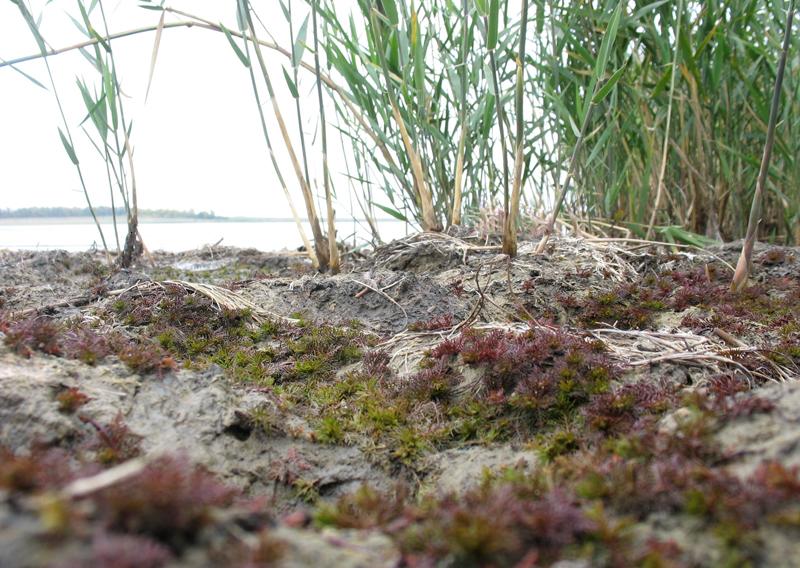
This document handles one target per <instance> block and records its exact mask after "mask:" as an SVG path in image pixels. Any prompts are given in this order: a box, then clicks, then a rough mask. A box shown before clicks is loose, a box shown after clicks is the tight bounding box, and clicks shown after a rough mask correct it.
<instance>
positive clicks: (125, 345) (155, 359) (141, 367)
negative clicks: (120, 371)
mask: <svg viewBox="0 0 800 568" xmlns="http://www.w3.org/2000/svg"><path fill="white" fill-rule="evenodd" d="M117 356H118V357H119V359H120V361H122V362H123V363H125V365H126V366H127V367H128V368H129V369H130V370H131V371H134V372H136V373H140V374H142V375H148V374H150V373H157V374H158V375H162V374H163V373H166V372H169V371H174V370H175V369H177V367H178V365H177V363H176V362H175V360H174V359H173V358H172V357H170V356H169V354H168V353H167V352H166V351H165V350H164V349H162V348H161V347H159V346H158V345H156V344H154V343H151V342H149V341H146V340H145V341H143V342H138V341H136V340H130V341H121V342H120V343H118V346H117Z"/></svg>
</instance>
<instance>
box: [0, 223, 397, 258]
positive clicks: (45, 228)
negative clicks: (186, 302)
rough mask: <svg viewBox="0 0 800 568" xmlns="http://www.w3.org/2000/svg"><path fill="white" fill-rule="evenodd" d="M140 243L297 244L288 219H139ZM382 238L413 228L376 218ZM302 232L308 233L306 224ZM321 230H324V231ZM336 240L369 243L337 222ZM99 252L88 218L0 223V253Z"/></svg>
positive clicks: (107, 227)
mask: <svg viewBox="0 0 800 568" xmlns="http://www.w3.org/2000/svg"><path fill="white" fill-rule="evenodd" d="M101 227H102V228H103V232H104V234H105V237H106V242H107V243H108V247H109V250H113V249H115V248H116V241H115V238H114V229H113V225H112V223H111V222H110V220H108V221H105V220H103V221H101ZM139 227H140V232H141V234H142V239H144V242H145V245H146V246H147V248H148V249H150V250H152V251H155V250H164V251H172V252H179V251H184V250H192V249H197V248H202V247H204V246H207V245H213V244H216V243H217V242H219V241H220V240H221V241H222V242H220V245H222V246H234V247H241V248H256V249H259V250H263V251H277V250H283V249H288V250H292V249H296V248H297V247H299V246H301V245H302V240H301V238H300V236H299V234H298V232H297V228H296V226H295V224H294V222H293V221H247V222H239V221H193V220H189V221H187V220H182V221H174V220H152V219H143V220H142V221H141V222H140V224H139ZM378 227H379V230H380V232H381V237H382V238H383V240H384V241H387V242H388V241H391V240H393V239H397V238H400V237H403V236H405V235H406V234H407V231H412V229H411V228H410V227H409V226H408V225H407V224H406V223H403V222H400V221H395V220H381V221H379V223H378ZM305 230H306V234H307V235H308V236H309V238H310V237H311V229H310V227H309V226H308V224H307V223H306V224H305ZM323 230H324V229H323ZM119 231H120V235H119V238H120V242H121V243H122V244H124V238H125V235H124V231H125V226H124V224H122V225H120V226H119ZM337 231H338V239H339V240H340V241H342V240H343V241H346V242H348V243H353V242H354V240H355V242H356V243H357V244H359V245H360V244H364V243H366V242H369V240H370V233H369V228H368V226H367V224H366V223H364V222H356V223H354V222H353V221H352V220H349V221H347V220H341V221H339V222H337ZM95 246H96V247H97V248H102V245H101V241H100V237H99V233H98V231H97V228H96V227H95V225H94V223H93V222H92V221H91V219H50V218H48V219H24V220H23V219H13V220H12V219H3V220H0V249H12V250H46V249H63V250H68V251H73V252H77V251H85V250H88V249H90V248H92V247H95Z"/></svg>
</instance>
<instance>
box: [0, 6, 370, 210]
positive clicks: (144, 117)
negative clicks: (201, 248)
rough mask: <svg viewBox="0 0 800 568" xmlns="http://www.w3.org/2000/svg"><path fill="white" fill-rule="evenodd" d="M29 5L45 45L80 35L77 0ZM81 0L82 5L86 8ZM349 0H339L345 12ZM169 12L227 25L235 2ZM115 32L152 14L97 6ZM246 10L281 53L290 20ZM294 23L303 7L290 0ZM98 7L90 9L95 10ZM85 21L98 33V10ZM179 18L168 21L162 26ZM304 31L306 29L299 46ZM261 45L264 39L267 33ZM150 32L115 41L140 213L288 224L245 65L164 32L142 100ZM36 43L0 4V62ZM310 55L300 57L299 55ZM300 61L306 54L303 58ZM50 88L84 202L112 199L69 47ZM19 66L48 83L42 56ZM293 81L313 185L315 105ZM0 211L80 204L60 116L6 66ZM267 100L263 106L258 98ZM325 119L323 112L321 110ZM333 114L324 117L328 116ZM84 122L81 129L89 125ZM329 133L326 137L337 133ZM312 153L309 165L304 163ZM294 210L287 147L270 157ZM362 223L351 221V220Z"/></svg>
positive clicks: (216, 36) (335, 148)
mask: <svg viewBox="0 0 800 568" xmlns="http://www.w3.org/2000/svg"><path fill="white" fill-rule="evenodd" d="M45 4H46V2H44V1H42V0H35V1H31V2H29V6H30V8H31V11H32V12H33V14H34V17H38V16H39V14H42V20H41V32H42V35H43V37H44V38H45V40H46V41H47V43H48V44H49V45H50V46H51V47H54V48H61V47H66V46H69V45H73V44H75V43H78V42H80V41H83V40H84V39H85V36H83V35H82V33H81V32H80V31H79V30H78V29H77V28H76V27H75V25H74V24H73V23H72V21H71V20H70V18H69V16H68V13H69V14H71V15H72V16H73V17H76V18H78V19H80V18H79V16H78V15H77V13H76V12H77V10H76V2H74V1H65V0H55V1H53V2H51V3H50V4H49V5H45ZM87 4H88V2H87ZM354 4H355V0H337V6H338V5H341V7H342V10H343V11H344V12H345V13H347V11H349V10H350V7H351V6H352V5H354ZM167 5H169V6H172V7H173V8H176V9H181V10H185V11H187V12H190V13H192V14H195V15H198V16H201V17H203V18H206V19H208V20H211V21H215V22H222V23H224V24H226V26H228V27H230V28H232V29H236V20H235V2H233V1H221V0H183V1H182V0H169V1H168V2H167ZM104 6H105V9H106V14H107V16H108V18H109V28H110V29H111V31H112V33H113V32H118V31H123V30H129V29H134V28H139V27H145V26H155V25H156V24H157V23H158V18H159V16H160V14H159V13H158V12H154V11H148V10H144V9H142V8H140V7H138V3H137V2H136V1H135V0H104ZM254 6H255V7H256V10H257V11H258V14H259V16H260V17H261V19H262V21H263V22H265V24H266V25H267V27H268V31H269V32H270V33H271V34H272V35H273V36H275V38H276V40H277V41H278V43H280V44H282V45H285V46H286V47H287V48H288V47H290V45H291V44H290V41H289V31H288V24H287V22H286V20H285V18H284V15H283V12H282V11H281V8H280V5H279V2H278V1H277V0H256V1H255V2H254ZM294 6H295V10H296V12H298V13H299V16H297V17H296V18H295V20H296V24H295V25H296V28H297V27H299V25H300V23H301V22H302V19H303V17H304V16H305V13H306V12H307V5H306V3H305V2H302V1H300V0H294ZM98 12H99V11H98ZM96 15H97V16H98V18H96V19H94V18H93V21H94V22H95V26H96V27H98V28H100V29H102V28H101V20H100V19H99V13H98V14H96ZM177 20H179V18H178V17H176V16H172V15H167V22H169V21H177ZM310 38H311V34H310V31H309V42H310ZM265 39H266V38H265ZM153 40H154V34H153V33H147V34H140V35H137V36H133V37H130V38H125V39H119V40H116V41H115V42H114V43H113V47H114V53H115V58H116V63H117V66H118V76H119V79H120V81H121V83H122V90H123V93H124V94H125V96H126V98H125V100H124V105H125V113H126V118H129V119H132V120H133V131H132V136H131V139H132V143H133V147H134V153H133V156H134V166H135V173H136V180H137V187H138V190H139V206H140V207H141V208H147V209H158V208H168V209H179V210H189V209H194V210H195V211H213V212H214V213H215V214H217V215H223V216H249V217H289V216H290V209H289V207H288V205H287V203H286V198H285V197H284V195H283V192H282V190H281V188H280V185H279V183H278V180H277V177H276V175H275V173H274V170H273V169H272V166H271V163H270V160H269V154H268V152H267V147H266V144H265V142H264V139H263V136H262V132H261V126H260V123H259V118H258V111H257V107H256V103H255V100H254V98H253V94H252V90H251V85H250V79H249V75H248V72H247V70H246V68H245V67H244V66H243V65H242V64H241V63H240V61H239V59H238V58H237V56H236V54H235V53H234V51H233V50H232V49H231V47H230V45H229V44H228V42H227V40H226V39H225V37H224V36H223V35H222V34H220V33H216V32H212V31H207V30H203V29H200V28H196V27H195V28H191V29H183V28H176V29H169V30H165V31H164V34H163V37H162V40H161V46H160V49H159V54H158V62H157V66H156V69H155V75H154V78H153V84H152V87H151V89H150V94H149V97H148V98H147V100H146V101H145V93H146V89H147V82H148V75H149V71H150V58H151V54H152V50H153ZM37 51H38V48H37V45H36V42H35V41H34V39H33V36H32V35H31V33H30V31H29V30H28V28H27V26H26V24H25V22H24V20H23V18H22V16H21V15H20V13H19V10H18V9H17V7H16V5H15V4H14V3H12V2H0V58H1V59H3V60H10V59H14V58H16V57H20V56H24V55H30V54H34V53H37ZM265 53H266V54H267V57H268V58H269V59H268V61H269V62H270V66H271V72H272V75H273V83H274V84H275V85H276V88H277V89H278V90H279V93H278V101H279V104H280V106H281V110H282V113H283V115H284V117H285V118H286V120H287V123H288V126H289V128H290V129H291V132H292V134H293V136H294V140H295V142H296V146H297V148H298V151H299V143H298V142H299V138H298V136H297V132H298V130H297V121H296V118H295V110H294V101H293V99H292V98H291V95H290V94H289V91H288V89H287V87H286V84H285V82H284V80H283V77H282V72H281V69H280V65H283V64H286V63H287V60H284V59H283V56H281V55H279V54H276V53H274V52H269V51H266V52H265ZM310 55H311V54H310V53H309V52H306V58H309V56H310ZM309 60H310V59H309ZM50 64H51V69H52V71H53V74H54V78H55V82H56V88H57V89H58V92H59V95H60V96H61V98H62V99H63V101H64V106H65V112H66V115H67V120H68V122H69V125H70V127H71V128H72V130H73V136H74V138H75V140H76V151H77V154H78V158H79V159H80V161H81V165H82V167H83V168H84V170H85V175H86V179H87V186H88V187H89V191H90V196H91V198H92V200H93V203H94V204H96V205H108V204H110V198H109V191H108V184H107V181H106V173H105V167H104V166H103V163H102V161H101V159H100V156H99V155H98V154H97V152H96V151H95V150H94V149H93V148H92V146H91V145H90V144H89V142H88V140H87V139H86V136H85V135H83V134H82V133H81V131H80V129H79V128H78V125H79V124H80V122H81V121H82V120H83V119H84V117H85V116H86V109H85V107H84V105H83V102H82V100H81V98H80V93H79V91H78V88H77V86H76V77H83V78H85V80H86V82H87V83H88V84H89V85H94V84H97V82H98V81H99V78H98V77H97V73H96V72H95V71H94V69H93V68H92V67H91V66H90V65H89V64H88V62H87V61H86V60H85V59H84V58H83V56H82V55H80V54H79V53H78V52H77V51H73V52H70V53H66V54H63V55H58V56H55V57H52V58H50ZM19 69H20V70H22V71H24V72H25V73H28V74H30V75H32V76H34V77H35V78H36V79H37V80H39V81H40V82H42V83H44V84H46V85H48V87H49V82H48V79H47V75H46V69H45V65H44V63H43V61H42V60H41V59H39V60H35V61H32V62H27V63H23V64H20V65H19ZM301 73H304V75H303V76H304V77H305V79H302V77H303V76H301V79H302V80H301V83H300V89H299V91H300V96H301V99H302V105H303V110H304V113H306V114H308V115H309V118H308V119H307V122H306V123H305V125H304V130H305V132H306V135H307V142H308V143H313V144H315V145H316V146H315V148H314V149H312V150H311V156H312V159H311V169H312V172H311V177H312V178H313V180H315V181H316V183H317V185H318V187H322V171H321V169H322V168H321V164H320V162H321V160H320V159H319V158H318V156H320V153H319V152H320V150H319V139H318V136H317V133H318V124H317V117H316V108H317V99H316V91H315V88H314V82H313V77H312V76H311V75H309V74H307V72H303V71H302V70H301ZM0 93H2V96H1V97H0V208H19V207H36V206H41V207H43V206H65V207H84V206H85V204H86V202H85V199H84V196H83V193H82V190H81V186H80V181H79V179H78V176H77V173H76V170H75V168H74V166H73V165H72V163H71V162H70V160H69V158H68V156H67V154H66V153H65V151H64V148H63V146H62V145H61V142H60V140H59V136H58V130H57V129H58V127H59V125H60V124H61V120H60V117H59V114H58V107H57V105H56V101H55V98H54V97H53V94H52V92H50V91H45V90H43V89H41V88H40V87H38V86H36V85H34V84H33V83H32V82H31V81H29V80H28V79H27V78H25V77H24V76H23V75H22V74H20V73H17V72H16V71H15V70H13V69H12V68H10V67H3V68H0ZM264 101H265V102H266V101H267V99H266V98H264ZM265 111H266V116H267V117H268V119H269V124H268V126H269V128H270V133H271V135H272V138H273V143H275V145H276V147H277V148H278V150H283V148H282V144H281V143H280V137H279V135H278V130H277V126H276V124H275V123H274V119H273V115H272V110H271V108H270V106H269V104H268V103H267V104H266V106H265ZM326 112H327V111H326ZM332 116H333V110H331V111H329V112H328V118H329V120H330V118H331V117H332ZM87 124H88V123H87ZM335 136H336V133H335V131H334V129H333V128H330V127H329V140H330V138H331V137H335ZM335 142H338V140H333V141H330V142H329V144H330V146H331V147H332V150H331V151H330V155H331V157H330V163H331V170H332V175H333V177H334V183H335V184H336V187H337V188H338V192H339V195H340V196H341V198H340V202H339V203H338V204H337V206H336V210H337V215H339V216H343V215H348V214H349V212H350V211H352V207H353V205H351V203H350V199H349V192H348V191H347V182H346V179H345V178H344V176H343V172H344V169H345V168H344V164H343V156H342V154H341V145H340V144H338V143H335ZM315 156H317V158H316V159H315V158H314V157H315ZM278 161H279V164H280V166H281V169H282V172H283V175H284V178H285V179H286V180H287V183H288V186H289V188H290V190H291V192H292V195H293V198H294V201H295V205H296V207H297V208H298V209H299V210H302V209H303V206H302V199H301V196H300V192H299V189H298V184H297V181H296V178H295V177H294V174H293V171H292V169H291V165H290V162H289V160H288V156H287V155H286V153H285V151H281V152H280V153H279V155H278ZM359 216H360V215H359Z"/></svg>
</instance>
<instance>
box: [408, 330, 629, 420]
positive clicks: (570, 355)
mask: <svg viewBox="0 0 800 568" xmlns="http://www.w3.org/2000/svg"><path fill="white" fill-rule="evenodd" d="M427 365H428V366H429V367H430V368H429V369H427V370H425V371H423V374H424V375H427V376H426V377H424V378H425V379H427V380H428V381H429V383H430V384H431V385H432V386H434V388H433V390H432V391H431V393H432V394H436V396H441V394H442V393H441V391H442V390H444V389H445V387H446V385H447V383H448V382H449V384H450V385H451V389H452V385H453V381H452V376H453V375H452V374H453V373H454V372H458V368H459V366H466V367H470V368H473V369H477V370H479V371H480V375H479V379H478V381H477V382H476V384H474V385H471V386H470V387H468V388H471V389H472V391H473V392H474V393H476V394H478V395H479V396H482V397H483V398H484V399H486V400H489V399H491V400H492V401H494V402H495V403H500V404H504V405H506V406H508V407H509V408H513V409H515V410H517V411H522V412H524V413H525V415H526V416H527V418H528V419H530V420H531V422H530V423H529V424H530V425H531V426H534V425H536V424H543V423H546V422H548V421H551V420H558V419H561V418H565V417H567V416H569V415H571V414H572V413H573V412H574V411H575V410H576V409H577V408H578V407H580V406H582V405H584V404H586V403H587V402H588V401H589V399H590V398H591V396H593V395H595V394H600V393H604V392H607V391H608V390H609V388H610V384H611V380H612V379H613V378H614V377H615V376H616V374H617V369H616V368H615V367H614V365H613V364H612V363H611V360H610V359H609V358H608V356H607V355H606V354H605V353H604V346H603V345H602V344H601V343H599V342H594V341H588V340H586V339H584V338H583V337H580V336H576V335H571V334H569V333H567V332H565V331H563V330H559V329H548V328H531V329H529V330H527V331H525V332H522V333H512V332H505V331H497V330H495V331H488V332H486V331H478V330H467V331H465V332H463V333H462V334H461V335H460V336H459V337H457V338H455V339H451V340H446V341H444V342H442V343H441V344H440V345H439V346H438V347H437V348H436V349H434V350H433V351H432V352H431V354H430V358H429V362H428V364H427ZM448 377H450V379H448ZM420 382H421V381H420V378H419V377H418V378H417V381H416V388H417V389H419V383H420ZM437 385H438V386H437Z"/></svg>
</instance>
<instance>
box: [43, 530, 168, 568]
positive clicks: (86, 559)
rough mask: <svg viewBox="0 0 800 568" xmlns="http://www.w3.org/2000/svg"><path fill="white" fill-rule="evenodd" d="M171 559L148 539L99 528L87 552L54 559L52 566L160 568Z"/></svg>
mask: <svg viewBox="0 0 800 568" xmlns="http://www.w3.org/2000/svg"><path fill="white" fill-rule="evenodd" d="M174 560H175V556H174V555H173V553H172V551H171V550H170V549H169V548H167V547H166V546H164V545H163V544H161V543H159V542H157V541H155V540H153V539H151V538H147V537H144V536H137V535H125V534H113V533H109V532H106V531H100V532H98V533H97V534H95V535H94V537H93V538H92V545H91V549H90V550H89V552H88V553H87V554H85V555H76V557H75V558H71V559H67V560H64V561H61V562H57V563H56V564H54V565H53V568H86V567H88V566H96V567H98V568H103V567H112V566H113V568H162V567H164V566H167V565H169V564H170V563H171V562H173V561H174Z"/></svg>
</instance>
